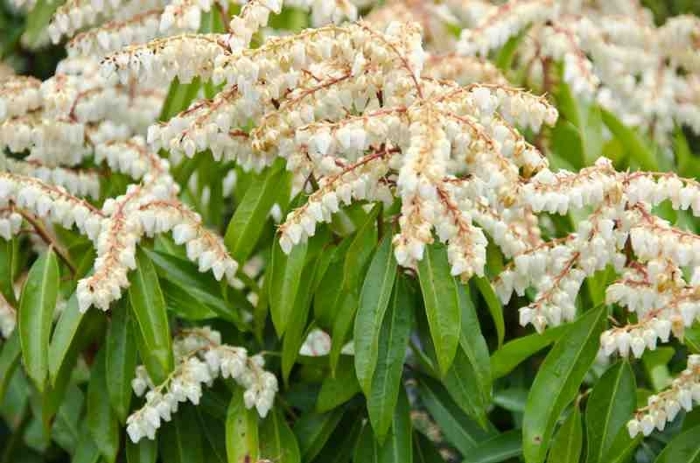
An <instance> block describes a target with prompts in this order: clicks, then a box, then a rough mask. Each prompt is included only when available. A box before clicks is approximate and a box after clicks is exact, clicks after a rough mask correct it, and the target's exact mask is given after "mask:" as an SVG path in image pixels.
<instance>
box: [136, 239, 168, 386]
mask: <svg viewBox="0 0 700 463" xmlns="http://www.w3.org/2000/svg"><path fill="white" fill-rule="evenodd" d="M136 265H137V267H136V270H134V271H133V272H132V273H131V276H130V281H131V286H129V303H130V306H131V309H132V313H133V315H134V320H135V321H136V325H137V326H138V336H137V342H138V345H139V354H140V356H141V359H142V360H143V363H144V365H145V366H146V370H148V374H149V376H150V377H151V378H152V379H153V381H154V382H155V383H157V384H160V383H162V382H163V381H164V380H165V378H166V377H167V375H168V374H169V373H170V372H171V371H172V370H173V350H172V342H171V336H170V325H169V324H168V315H167V313H166V310H165V299H164V298H163V292H162V291H161V289H160V283H159V282H158V275H157V274H156V270H155V268H154V267H153V263H152V262H151V259H149V258H148V256H147V255H146V253H144V252H143V250H141V249H140V248H139V249H138V251H137V253H136Z"/></svg>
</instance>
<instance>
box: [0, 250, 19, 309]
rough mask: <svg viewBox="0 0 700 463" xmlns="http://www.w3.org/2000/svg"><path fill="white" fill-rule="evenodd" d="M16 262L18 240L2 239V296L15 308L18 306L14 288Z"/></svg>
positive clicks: (0, 288) (0, 260) (0, 261)
mask: <svg viewBox="0 0 700 463" xmlns="http://www.w3.org/2000/svg"><path fill="white" fill-rule="evenodd" d="M16 260H17V240H9V241H8V240H5V239H2V238H0V294H2V295H3V297H5V300H6V301H7V302H9V303H10V305H12V306H14V307H16V306H17V298H16V297H15V288H14V282H15V278H14V275H15V262H16Z"/></svg>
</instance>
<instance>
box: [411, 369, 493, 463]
mask: <svg viewBox="0 0 700 463" xmlns="http://www.w3.org/2000/svg"><path fill="white" fill-rule="evenodd" d="M418 391H419V394H420V397H421V399H422V400H423V403H424V404H425V407H426V408H427V409H428V411H429V412H430V414H431V415H432V417H433V419H434V420H435V421H436V422H437V424H438V426H440V429H441V430H442V432H443V433H444V435H445V439H446V440H447V441H449V442H450V443H451V444H452V445H454V446H455V448H456V449H457V450H458V451H459V452H460V453H461V454H462V455H463V456H467V455H469V454H470V452H471V451H473V450H474V449H475V448H476V447H477V446H478V445H479V444H480V443H481V442H483V441H485V440H487V439H488V438H489V437H491V436H492V433H490V432H487V431H484V430H483V429H481V428H480V427H479V425H478V424H476V423H475V422H474V421H472V420H471V419H470V418H469V417H468V416H467V415H466V414H465V413H464V412H462V411H461V410H460V408H459V407H458V406H457V404H456V403H455V402H454V401H453V400H452V398H451V397H450V396H449V394H448V393H447V391H446V390H445V389H444V388H443V387H442V386H441V385H440V383H438V382H437V381H435V380H434V379H432V378H428V377H427V376H421V377H420V381H419V387H418Z"/></svg>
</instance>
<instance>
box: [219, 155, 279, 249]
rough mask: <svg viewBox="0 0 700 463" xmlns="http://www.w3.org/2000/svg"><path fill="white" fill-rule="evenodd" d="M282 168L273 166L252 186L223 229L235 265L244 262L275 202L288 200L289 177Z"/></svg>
mask: <svg viewBox="0 0 700 463" xmlns="http://www.w3.org/2000/svg"><path fill="white" fill-rule="evenodd" d="M283 164H284V163H281V162H278V163H276V164H275V165H274V166H273V167H271V168H270V169H268V170H267V171H266V172H265V173H264V174H263V175H262V176H261V177H260V178H257V179H255V180H254V181H253V182H251V184H250V187H249V188H248V189H247V190H246V193H245V195H244V196H243V199H241V202H240V204H238V207H237V208H236V212H234V214H233V217H232V218H231V221H230V222H229V224H228V227H227V228H226V236H225V238H224V242H225V243H226V247H227V248H228V250H229V252H230V253H231V257H233V258H234V259H236V261H238V262H245V261H246V259H247V258H248V256H250V253H251V252H252V251H253V249H254V247H255V245H256V244H257V242H258V239H259V238H260V235H261V233H262V230H263V227H264V226H265V222H266V221H267V216H268V214H269V213H270V209H271V208H272V206H273V205H274V204H275V202H285V200H284V197H286V198H287V200H288V199H289V191H290V189H291V174H290V173H289V172H287V171H286V170H285V169H284V166H283ZM285 205H286V204H285Z"/></svg>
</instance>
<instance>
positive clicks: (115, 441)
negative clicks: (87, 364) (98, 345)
mask: <svg viewBox="0 0 700 463" xmlns="http://www.w3.org/2000/svg"><path fill="white" fill-rule="evenodd" d="M105 353H106V351H105V348H102V349H100V351H99V352H98V354H97V357H96V358H95V363H93V365H92V371H91V372H90V384H88V392H87V416H86V420H87V424H88V428H89V430H90V435H91V436H92V439H93V441H94V442H95V445H97V448H98V449H99V451H100V454H102V456H103V457H104V458H105V459H106V460H107V461H108V462H113V461H115V459H116V458H117V451H118V450H119V424H118V422H117V416H116V415H115V414H114V411H113V410H112V407H111V406H110V404H109V400H105V391H106V390H107V376H106V373H107V371H106V359H105Z"/></svg>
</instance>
